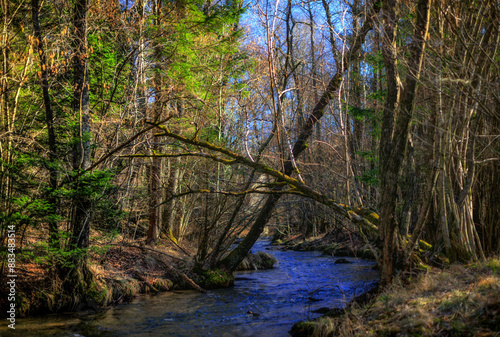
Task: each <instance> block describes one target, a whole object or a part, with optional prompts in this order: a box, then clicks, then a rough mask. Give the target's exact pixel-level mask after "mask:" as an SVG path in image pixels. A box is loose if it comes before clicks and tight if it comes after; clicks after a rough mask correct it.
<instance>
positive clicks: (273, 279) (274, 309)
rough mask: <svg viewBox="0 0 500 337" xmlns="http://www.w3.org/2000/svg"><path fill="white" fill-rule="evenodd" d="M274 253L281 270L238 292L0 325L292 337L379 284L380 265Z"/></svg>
mask: <svg viewBox="0 0 500 337" xmlns="http://www.w3.org/2000/svg"><path fill="white" fill-rule="evenodd" d="M268 244H269V241H266V240H261V241H259V242H257V244H256V245H255V246H254V249H253V251H254V252H257V251H263V250H265V249H269V247H268ZM268 252H269V253H271V254H273V255H274V256H275V257H276V258H277V259H278V261H279V264H278V265H277V266H276V267H275V268H274V269H271V270H263V271H249V272H238V273H236V281H235V286H234V287H232V288H228V289H219V290H213V291H210V292H209V293H207V294H201V293H198V292H194V291H174V292H168V293H163V294H159V295H156V296H139V297H138V298H136V299H135V300H134V301H132V302H131V303H129V304H125V305H119V306H116V307H112V308H110V309H109V310H105V311H102V312H99V313H89V312H86V313H85V312H83V313H76V314H75V313H73V314H66V315H65V314H57V315H55V314H54V315H47V316H43V317H34V318H26V319H18V320H17V321H16V331H15V333H13V331H7V329H6V326H5V325H2V327H0V335H1V336H23V337H27V336H85V337H91V336H177V337H181V336H187V337H192V336H238V337H244V336H259V337H261V336H262V337H266V336H269V337H280V336H289V335H288V331H289V330H290V328H291V327H292V325H293V324H294V323H296V322H299V321H302V320H306V319H311V318H315V317H318V316H320V315H319V314H316V313H313V312H312V311H314V310H316V309H318V308H322V307H328V308H333V307H342V306H344V305H345V303H346V302H348V301H349V300H351V299H352V298H353V296H354V295H359V294H361V293H363V292H365V291H367V290H370V288H372V287H373V286H374V285H375V282H376V280H377V272H376V271H374V270H372V267H373V265H374V262H370V261H365V260H361V259H356V258H346V259H347V260H348V261H350V262H352V263H350V264H335V263H334V261H335V259H334V258H332V257H331V256H322V255H321V253H319V252H294V251H281V250H275V249H272V250H268ZM248 311H252V312H254V313H258V314H259V315H258V316H257V315H255V316H254V315H251V314H248Z"/></svg>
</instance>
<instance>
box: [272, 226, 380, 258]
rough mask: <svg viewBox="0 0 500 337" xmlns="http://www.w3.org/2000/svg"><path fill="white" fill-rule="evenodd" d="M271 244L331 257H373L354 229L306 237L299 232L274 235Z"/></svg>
mask: <svg viewBox="0 0 500 337" xmlns="http://www.w3.org/2000/svg"><path fill="white" fill-rule="evenodd" d="M273 244H275V245H282V246H283V249H285V250H287V249H290V250H295V251H300V252H305V251H320V252H322V253H323V254H324V255H330V256H332V257H356V258H361V259H365V260H371V259H375V256H374V254H373V252H372V251H371V249H370V247H369V246H368V245H366V244H365V242H364V241H363V239H362V238H361V236H360V235H359V233H358V232H356V231H349V230H341V229H337V230H333V231H331V232H328V233H326V234H324V235H322V236H318V237H307V238H306V237H304V236H303V235H300V234H298V235H293V236H289V237H282V236H278V235H276V236H275V237H274V238H273Z"/></svg>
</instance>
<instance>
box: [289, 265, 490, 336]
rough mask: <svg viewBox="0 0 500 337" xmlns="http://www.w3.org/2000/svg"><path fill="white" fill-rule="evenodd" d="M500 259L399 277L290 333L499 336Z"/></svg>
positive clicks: (298, 326) (310, 334) (298, 334)
mask: <svg viewBox="0 0 500 337" xmlns="http://www.w3.org/2000/svg"><path fill="white" fill-rule="evenodd" d="M499 331H500V260H499V259H498V258H496V259H488V260H487V261H483V262H478V263H475V264H472V265H452V266H450V267H447V268H446V269H432V268H429V269H427V270H426V271H424V272H422V273H421V274H420V275H414V276H412V277H408V276H407V277H405V278H399V279H398V280H396V281H394V282H393V284H392V285H391V286H389V287H387V288H386V289H385V290H384V291H383V292H381V293H380V294H379V295H378V296H377V297H376V298H375V299H374V300H372V301H371V302H370V303H368V304H367V305H364V306H357V305H353V306H351V307H349V308H348V309H347V310H346V311H345V312H343V313H342V314H341V315H339V316H338V317H327V316H323V317H321V318H319V319H317V320H315V321H312V322H304V323H302V325H296V326H295V327H294V330H293V332H294V334H293V336H498V332H499Z"/></svg>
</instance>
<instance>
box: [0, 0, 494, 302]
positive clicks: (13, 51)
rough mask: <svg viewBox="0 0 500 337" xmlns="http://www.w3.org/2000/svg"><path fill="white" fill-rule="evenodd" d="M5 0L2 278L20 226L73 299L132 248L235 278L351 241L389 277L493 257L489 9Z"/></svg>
mask: <svg viewBox="0 0 500 337" xmlns="http://www.w3.org/2000/svg"><path fill="white" fill-rule="evenodd" d="M0 3H1V9H0V11H1V13H2V16H1V20H2V23H1V37H0V50H1V55H0V61H1V65H0V67H1V68H0V226H1V235H0V241H1V242H2V276H5V275H6V272H7V265H8V260H7V256H8V250H7V247H8V245H7V242H8V231H9V229H10V230H15V233H16V248H15V250H16V254H17V263H18V265H19V264H20V263H34V264H38V265H41V266H43V269H44V270H46V271H47V275H48V277H50V278H52V279H59V278H60V279H61V280H62V285H63V286H62V289H64V291H66V292H68V293H71V292H73V291H74V290H75V289H83V288H85V287H89V285H90V284H91V281H90V280H92V278H93V275H92V271H91V269H90V268H89V265H91V264H93V263H96V261H95V259H90V256H91V255H92V256H95V255H97V256H105V254H106V251H107V249H109V247H110V245H114V244H118V243H123V242H127V243H131V242H132V243H133V242H143V243H144V244H145V245H148V246H149V247H154V246H155V245H159V244H161V242H164V241H172V242H174V243H175V244H176V245H180V246H182V245H183V243H185V244H189V245H192V246H193V247H194V250H193V254H192V256H191V257H192V259H193V261H196V262H197V263H198V265H200V266H202V267H203V268H205V269H207V268H221V269H224V270H227V271H230V272H232V271H233V270H235V269H236V267H237V266H238V265H239V263H240V262H241V261H242V260H243V258H244V257H245V256H246V255H247V253H248V252H249V250H250V249H251V247H252V245H253V244H254V243H255V241H256V240H257V238H258V237H259V236H260V235H261V234H262V233H263V232H264V231H265V232H266V233H268V234H274V235H277V236H279V235H281V236H283V237H284V236H287V235H293V234H297V233H300V234H302V235H304V237H308V236H319V235H322V234H325V233H329V232H331V231H339V230H341V231H343V232H345V233H352V232H355V233H357V235H359V236H360V237H362V238H363V240H364V242H365V244H366V245H367V246H368V247H370V249H371V250H372V252H373V254H374V256H375V257H376V259H377V262H378V264H379V266H380V268H381V282H382V284H388V283H390V282H391V280H392V278H393V277H394V276H395V275H397V274H399V273H400V272H403V271H405V270H408V269H409V268H411V266H412V265H413V264H415V263H418V262H420V261H425V262H426V263H429V262H434V263H444V262H445V261H446V262H469V261H477V260H480V259H484V258H485V257H487V256H493V255H498V254H499V253H500V244H499V242H500V241H499V238H500V220H499V219H500V207H499V206H500V185H499V181H500V95H499V93H500V83H499V81H498V78H500V55H499V51H500V40H499V39H500V35H499V28H500V7H499V5H498V2H497V1H494V0H484V1H476V0H466V1H459V0H446V1H430V0H419V1H396V0H384V1H378V0H377V1H362V0H322V1H292V0H286V1H285V0H283V1H279V0H277V1H271V2H269V1H255V2H251V3H243V2H241V1H239V0H234V1H233V0H226V1H202V0H178V1H165V0H136V1H134V0H119V1H118V0H52V1H39V0H30V1H28V0H0ZM239 237H244V238H245V239H244V240H243V241H241V243H239V245H238V247H237V248H236V249H234V250H232V251H231V252H230V253H229V254H228V249H229V248H230V246H231V244H232V243H233V242H234V240H235V239H237V238H239ZM82 292H83V291H82Z"/></svg>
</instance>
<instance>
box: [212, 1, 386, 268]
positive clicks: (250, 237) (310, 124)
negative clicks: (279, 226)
mask: <svg viewBox="0 0 500 337" xmlns="http://www.w3.org/2000/svg"><path fill="white" fill-rule="evenodd" d="M373 8H374V11H378V8H379V6H378V4H375V5H374V6H373ZM374 15H375V14H374V13H372V14H371V16H369V17H367V18H366V21H365V23H364V25H363V27H361V29H360V32H359V34H358V35H357V36H355V38H354V39H353V41H354V42H353V44H352V46H351V49H350V50H349V53H348V54H347V55H346V57H345V59H344V60H343V62H339V63H338V64H339V66H338V68H337V72H336V73H335V75H334V76H333V77H332V79H331V80H330V82H329V83H328V86H327V87H326V90H325V91H324V92H323V94H322V95H321V97H320V99H319V101H318V102H317V104H316V105H315V106H314V108H313V110H312V112H311V114H310V115H309V117H308V119H307V121H306V123H305V125H304V126H303V127H302V130H301V132H300V134H299V136H298V139H297V140H296V142H295V144H294V147H293V150H292V154H291V156H290V157H289V158H288V159H287V160H286V161H285V163H284V165H283V169H282V172H283V174H285V175H287V176H289V175H291V174H292V173H293V171H294V161H295V159H296V158H297V157H298V156H300V154H301V153H302V152H303V151H304V150H305V149H306V147H307V144H306V143H307V140H308V139H309V137H310V136H311V135H312V133H313V131H314V127H315V125H316V123H317V122H318V121H319V120H320V119H321V117H323V115H324V113H325V109H326V107H327V106H328V104H329V103H330V100H331V99H332V97H333V96H334V94H335V92H336V91H337V90H338V89H339V87H340V84H341V82H342V75H343V73H344V70H345V69H348V68H349V64H350V62H352V61H353V60H355V59H356V58H357V57H359V55H358V54H359V53H358V51H359V50H360V48H361V46H362V44H363V43H364V41H365V37H366V35H367V34H368V32H369V31H370V30H371V29H372V28H373V16H374ZM340 64H342V66H343V67H342V66H340ZM277 182H281V181H277ZM282 189H283V186H282V185H278V186H276V187H274V188H273V189H272V191H271V192H276V193H273V194H271V195H269V196H268V197H267V200H266V201H265V203H264V206H263V207H262V209H261V210H260V213H259V215H258V217H257V219H256V220H255V222H254V224H253V225H252V227H251V229H250V231H249V233H248V234H247V236H246V237H245V239H243V241H242V242H241V243H240V244H239V245H238V246H237V247H236V248H235V249H234V250H233V251H231V253H230V254H229V255H228V256H227V257H225V258H224V259H223V260H222V261H220V263H219V265H220V266H222V267H223V268H225V269H228V270H235V269H236V267H237V266H238V265H239V264H240V262H241V261H243V259H244V258H245V256H246V255H247V254H248V252H249V251H250V249H251V248H252V247H253V245H254V244H255V242H256V241H257V239H258V238H259V236H260V234H262V232H263V230H264V227H265V226H266V224H267V222H268V221H269V219H270V217H271V215H272V212H273V210H274V208H275V206H276V204H277V203H278V201H279V199H280V196H281V195H280V194H279V192H280V191H281V190H282Z"/></svg>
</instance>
